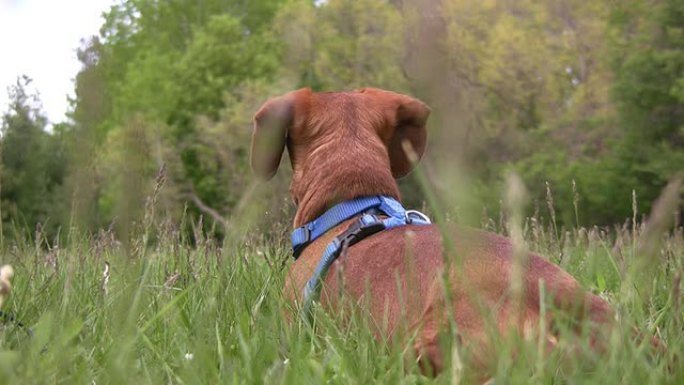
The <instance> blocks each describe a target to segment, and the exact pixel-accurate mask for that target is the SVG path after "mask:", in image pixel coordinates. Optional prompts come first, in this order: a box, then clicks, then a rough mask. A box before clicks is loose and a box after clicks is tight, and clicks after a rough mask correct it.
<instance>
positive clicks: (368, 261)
mask: <svg viewBox="0 0 684 385" xmlns="http://www.w3.org/2000/svg"><path fill="white" fill-rule="evenodd" d="M429 114H430V109H429V108H428V107H427V106H426V105H425V104H424V103H422V102H421V101H419V100H417V99H414V98H411V97H408V96H405V95H401V94H397V93H393V92H388V91H383V90H379V89H372V88H367V89H362V90H358V91H353V92H335V93H313V92H312V91H311V90H309V89H301V90H298V91H293V92H291V93H289V94H286V95H283V96H281V97H278V98H274V99H271V100H269V101H268V102H266V103H265V104H264V105H263V106H262V108H261V109H260V110H259V111H258V112H257V113H256V115H255V131H254V135H253V140H252V159H251V161H252V168H253V169H254V171H255V172H256V173H257V174H259V175H261V176H263V177H266V178H270V177H271V176H272V175H273V174H274V173H275V171H276V169H277V167H278V164H279V163H280V158H281V155H282V152H283V151H284V148H285V147H286V146H287V149H288V151H289V154H290V159H291V163H292V169H293V178H292V184H291V188H290V190H291V194H292V197H293V199H294V201H295V203H296V204H297V213H296V216H295V218H294V226H295V227H298V226H301V225H303V224H305V223H307V222H309V221H311V220H313V219H315V218H316V217H318V216H319V215H321V214H323V212H325V210H326V209H328V208H330V207H331V206H332V205H334V204H336V203H338V202H340V201H343V200H348V199H353V198H357V197H361V196H369V195H379V194H383V195H388V196H391V197H394V198H397V199H399V198H400V197H399V189H398V187H397V184H396V181H395V178H396V177H401V176H403V175H406V174H407V173H408V172H409V171H410V170H411V167H412V164H411V162H409V160H408V158H407V157H406V155H405V154H404V150H403V148H402V142H403V141H408V142H409V143H410V144H411V146H412V147H413V148H414V150H415V151H416V153H417V154H418V156H422V154H423V152H424V150H425V141H426V133H425V124H426V121H427V118H428V116H429ZM348 224H349V221H347V222H345V223H343V224H341V225H339V226H337V227H336V228H335V229H333V230H331V231H329V232H328V233H326V234H325V235H324V236H322V237H321V238H320V239H318V240H316V241H315V242H313V243H312V244H311V245H309V246H308V247H307V248H306V249H305V250H304V252H303V253H302V255H301V256H300V258H299V259H297V261H296V262H294V263H293V264H292V266H291V267H290V270H289V272H288V274H287V278H286V283H285V288H284V295H285V297H286V298H287V300H288V301H290V302H291V303H295V302H296V301H298V300H300V299H301V293H302V292H303V288H304V285H305V283H306V281H307V280H308V279H309V278H310V277H311V275H312V273H313V271H314V269H315V267H316V265H317V264H318V262H319V259H320V257H321V255H322V253H323V250H324V249H325V247H326V245H327V244H328V243H329V242H330V241H331V240H332V239H333V238H334V237H335V236H336V235H338V234H339V233H341V232H342V231H343V230H344V229H345V228H346V227H347V226H348ZM449 231H450V232H449V234H450V241H451V242H452V243H453V245H454V250H456V252H457V253H458V259H459V260H460V268H456V267H450V268H448V269H447V268H446V267H445V262H444V261H445V258H444V252H445V251H444V247H443V242H442V235H441V234H440V231H439V230H438V229H437V227H436V226H432V225H430V226H416V225H409V226H404V227H399V228H394V229H391V230H386V231H383V232H381V233H378V234H375V235H373V236H371V237H369V238H367V239H365V240H363V241H362V242H360V243H358V244H356V245H354V246H352V247H350V248H349V249H348V250H347V251H346V253H345V254H344V255H343V256H341V257H340V258H338V259H337V261H336V262H335V263H333V265H332V267H331V268H330V270H329V272H328V274H327V275H326V278H325V282H324V290H325V292H326V293H328V294H327V295H323V296H322V298H321V302H322V304H323V306H325V307H328V308H335V306H336V304H337V303H338V302H339V301H338V300H339V298H338V296H336V295H332V294H330V293H338V292H340V290H339V289H340V288H341V287H343V288H344V290H343V291H344V293H345V295H346V296H348V297H349V298H352V299H353V300H354V302H363V301H367V302H366V303H368V304H369V309H368V310H369V312H370V314H371V315H372V317H373V318H374V319H375V320H376V321H377V322H378V323H379V324H382V323H383V320H386V324H385V325H384V326H383V328H384V330H382V331H380V330H378V331H377V333H378V334H380V333H381V332H382V333H386V335H388V336H389V337H395V338H402V337H399V336H401V335H405V334H404V333H403V332H415V331H417V332H418V334H417V335H418V337H417V338H416V340H415V349H416V354H417V355H418V357H420V358H421V364H422V365H425V367H428V365H429V367H430V368H432V369H433V370H434V371H436V372H439V371H441V370H442V369H443V367H444V363H443V361H442V354H441V351H440V349H439V346H438V336H439V333H440V331H441V330H443V328H444V325H445V323H446V322H447V310H448V307H447V305H446V301H447V300H446V298H447V297H445V295H444V290H443V289H442V287H443V284H442V282H443V280H442V278H441V276H442V273H443V272H444V271H445V269H447V270H448V274H447V275H448V278H449V279H448V282H450V286H449V287H450V289H449V290H450V292H449V296H448V298H450V301H451V303H450V305H451V309H450V310H452V311H453V316H454V318H455V321H456V324H457V328H458V332H459V337H460V341H462V343H463V344H464V345H466V346H468V347H469V348H470V350H471V351H472V354H473V360H472V362H473V364H474V365H475V366H476V368H475V371H477V372H479V373H480V374H481V375H483V376H486V374H487V372H488V370H489V369H491V368H492V365H493V364H494V362H492V358H494V355H493V354H492V349H493V347H492V342H493V341H492V340H491V338H490V337H488V336H490V335H491V333H489V332H488V329H487V324H486V322H485V319H484V318H483V316H482V315H483V309H488V310H489V311H490V312H491V316H492V317H493V319H494V323H495V328H496V329H498V331H499V332H500V333H501V334H502V335H503V334H506V333H508V332H510V331H511V330H514V331H516V332H518V333H520V334H525V333H529V329H530V327H531V326H532V325H533V326H534V327H536V326H537V325H539V324H540V323H539V318H540V305H539V304H540V298H539V283H540V281H542V280H543V282H544V285H545V287H546V290H547V293H548V295H549V296H550V297H551V298H553V300H554V303H555V305H556V306H557V307H558V308H561V309H565V310H567V311H568V312H572V314H575V315H576V316H577V317H578V318H585V317H586V318H589V319H591V320H593V321H595V323H597V324H605V323H609V322H610V320H611V319H612V310H611V308H610V306H609V305H608V304H607V303H606V302H605V301H603V300H602V299H600V298H599V297H597V296H594V295H592V294H589V293H587V292H585V291H584V290H583V289H582V288H581V287H580V285H579V284H578V282H577V281H576V280H575V279H574V278H573V277H572V276H570V275H569V274H568V273H566V272H564V271H563V270H561V269H560V268H559V267H558V266H556V265H554V264H552V263H550V262H548V261H546V260H545V259H544V258H542V257H540V256H537V255H534V254H530V255H529V256H528V262H527V266H526V270H525V272H524V278H523V281H524V297H523V299H522V301H521V307H520V308H518V307H514V306H513V301H512V300H510V295H509V294H510V275H511V270H512V247H511V242H510V240H508V239H506V238H504V237H501V236H498V235H495V234H491V233H487V232H483V231H477V230H472V229H466V228H461V227H457V226H453V227H452V228H450V229H449ZM446 260H449V259H448V258H447V259H446ZM397 278H398V279H397ZM397 282H400V285H399V286H401V290H397V286H398V285H397ZM366 293H370V296H371V298H370V299H365V300H363V298H364V296H365V295H366ZM402 325H404V326H405V327H402ZM549 326H550V325H549ZM553 341H554V340H553V336H551V337H550V338H549V345H550V346H552V345H553Z"/></svg>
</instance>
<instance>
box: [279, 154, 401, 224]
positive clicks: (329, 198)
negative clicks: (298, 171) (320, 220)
mask: <svg viewBox="0 0 684 385" xmlns="http://www.w3.org/2000/svg"><path fill="white" fill-rule="evenodd" d="M384 163H385V162H377V160H376V161H371V162H355V163H354V164H352V165H345V166H344V167H341V166H340V165H334V166H333V167H336V168H333V169H331V168H327V167H316V170H320V171H316V170H310V172H311V173H313V175H311V174H309V175H307V178H306V180H297V179H298V178H296V175H295V178H293V185H292V188H291V190H292V193H293V196H295V197H299V199H298V204H297V213H296V215H295V219H294V227H299V226H302V225H304V224H305V223H308V222H311V221H313V220H314V219H316V218H317V217H319V216H320V215H322V214H323V213H324V212H325V211H326V210H328V209H329V208H331V207H332V206H334V205H336V204H337V203H340V202H343V201H347V200H351V199H354V198H359V197H364V196H372V195H386V196H389V197H392V198H394V199H396V200H401V196H400V194H399V187H398V185H397V182H396V180H395V179H394V177H392V173H391V172H390V168H389V161H387V164H386V165H385V164H384ZM325 170H335V171H332V172H325ZM316 174H318V175H316ZM300 179H301V178H300ZM295 181H297V183H295Z"/></svg>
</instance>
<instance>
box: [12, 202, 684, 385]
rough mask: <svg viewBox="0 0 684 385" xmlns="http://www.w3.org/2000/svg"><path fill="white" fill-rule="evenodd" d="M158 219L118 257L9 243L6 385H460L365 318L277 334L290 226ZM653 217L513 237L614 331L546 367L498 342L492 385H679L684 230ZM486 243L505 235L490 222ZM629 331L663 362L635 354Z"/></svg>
mask: <svg viewBox="0 0 684 385" xmlns="http://www.w3.org/2000/svg"><path fill="white" fill-rule="evenodd" d="M674 191H675V192H676V190H674ZM671 192H672V191H671ZM673 196H674V197H676V194H675V195H673ZM673 196H672V195H671V196H670V198H669V199H672V197H673ZM154 204H155V198H154V196H153V197H151V199H150V200H148V205H147V210H148V212H147V213H146V215H145V220H144V221H143V222H142V223H141V224H140V227H139V231H138V232H137V233H136V234H137V235H136V237H135V239H134V241H133V242H132V243H131V244H130V245H128V246H126V245H123V244H121V243H120V242H119V241H117V240H116V239H115V237H114V234H113V232H112V231H104V230H103V231H100V232H99V233H98V234H96V235H94V236H88V237H86V236H83V235H82V234H79V233H78V232H76V231H72V233H70V234H68V242H67V243H66V244H65V246H63V247H57V246H56V245H50V244H48V241H49V240H48V239H46V238H45V237H44V236H43V235H42V234H40V232H37V233H35V234H33V235H32V236H31V237H29V236H27V237H25V238H24V240H23V241H17V240H13V241H9V240H3V242H5V246H4V250H3V254H2V262H3V263H10V264H12V265H13V266H14V269H15V272H16V274H15V278H14V281H13V292H12V295H11V297H10V300H9V301H8V302H7V303H6V304H5V306H4V309H3V310H4V311H5V314H8V313H11V314H12V315H13V316H14V317H15V319H14V320H10V319H7V318H5V319H4V326H3V328H2V330H1V331H0V383H1V384H124V383H130V384H217V383H222V384H227V383H231V384H262V383H263V384H307V383H312V384H313V383H316V384H318V383H326V384H371V383H377V384H459V383H461V384H463V383H466V384H467V383H470V382H469V380H468V378H469V377H468V373H469V372H468V353H467V352H463V351H460V349H459V347H458V346H457V345H456V344H452V343H450V342H449V341H445V346H447V348H446V349H447V354H448V357H449V358H448V359H447V363H448V364H447V369H446V370H445V372H444V373H443V374H442V375H440V376H438V377H437V378H432V377H429V376H424V375H422V374H421V372H420V369H419V367H418V365H417V364H416V363H415V360H414V359H413V358H412V356H411V353H410V352H408V351H407V350H406V349H405V346H401V345H399V344H386V343H381V342H378V341H376V340H375V339H374V338H373V336H372V333H371V332H370V330H371V328H370V327H369V324H368V322H371V321H369V320H368V317H365V316H363V309H362V308H359V309H358V310H359V311H358V312H355V314H353V315H352V316H351V317H349V314H346V315H343V314H327V313H324V312H323V311H321V310H320V309H319V310H317V312H316V316H315V325H314V327H313V328H312V327H310V326H309V325H308V324H307V323H306V322H304V321H302V320H301V319H300V318H298V317H297V316H296V315H294V316H293V318H294V321H293V322H292V323H289V322H287V321H286V320H285V319H284V314H286V313H287V312H293V310H292V309H290V308H288V306H286V305H285V304H284V302H283V299H282V297H281V288H282V283H283V279H284V275H285V273H286V271H287V265H288V264H289V261H290V257H289V248H288V245H287V243H286V239H287V237H286V234H287V231H288V230H287V226H286V225H278V224H272V225H271V229H270V231H267V232H263V233H259V232H256V231H250V232H247V233H248V234H249V235H245V234H244V233H241V234H237V233H236V234H227V235H226V237H225V239H224V240H223V241H222V242H220V243H219V242H218V241H216V240H215V239H213V238H207V237H205V236H203V235H202V232H201V231H195V232H194V233H193V232H184V231H180V229H182V228H183V224H182V223H181V224H177V225H174V224H172V223H170V222H166V221H156V220H155V218H154ZM666 206H667V205H663V204H661V205H656V209H655V210H656V211H657V210H658V207H660V209H661V210H666V209H667V207H666ZM550 208H551V210H553V207H552V206H550ZM663 212H664V211H663ZM657 216H658V215H657V214H653V215H651V217H650V218H651V219H649V220H648V221H640V220H639V219H638V218H637V216H636V215H635V217H634V218H631V219H630V220H628V221H627V222H625V225H623V226H615V227H613V228H598V227H593V228H583V227H575V228H569V229H565V230H563V229H559V228H556V227H555V225H554V223H552V222H549V221H547V224H544V219H543V218H542V217H536V216H535V217H530V218H527V219H526V220H524V221H523V222H522V223H521V226H520V227H519V230H520V232H521V234H522V235H523V237H524V239H525V243H526V245H527V247H529V248H530V249H531V250H534V251H536V252H539V253H541V254H542V255H545V256H548V257H549V258H550V259H551V260H552V261H554V262H555V263H558V264H560V265H562V266H563V267H564V268H565V269H566V270H567V271H569V272H570V273H571V274H573V275H574V276H576V277H577V278H578V279H579V280H580V281H581V282H582V284H583V285H584V286H585V287H587V288H589V289H590V290H592V291H593V292H595V293H599V294H600V295H601V296H603V297H604V298H606V299H607V300H608V301H609V302H610V303H611V304H612V305H614V306H615V308H616V309H617V310H618V314H619V322H618V323H619V324H620V325H621V327H619V328H615V329H613V330H612V331H610V335H608V336H606V338H607V340H608V341H609V347H608V349H607V351H605V352H603V353H601V354H599V353H597V352H595V351H593V350H591V349H589V348H588V337H586V334H584V337H578V336H577V335H576V334H574V333H573V332H572V331H571V329H572V326H571V325H567V327H566V329H561V338H560V340H559V344H558V346H559V348H558V349H556V350H554V351H553V352H550V353H549V352H544V351H543V349H541V346H543V345H540V344H539V343H538V341H537V340H535V339H534V338H532V339H520V338H518V339H516V338H512V337H511V338H507V339H505V340H501V341H500V346H499V349H498V352H497V354H498V357H497V358H498V361H497V362H498V367H497V368H496V375H495V383H496V384H531V383H534V384H681V383H684V367H683V366H682V363H681V357H682V354H683V353H684V339H683V336H684V333H682V331H683V323H682V322H683V314H684V312H683V310H682V303H681V302H682V301H681V272H682V264H683V263H684V234H683V232H682V227H681V225H679V227H676V225H675V227H672V228H666V229H665V231H664V233H663V232H662V231H661V230H662V229H661V230H658V229H657V227H658V226H659V224H656V225H655V227H654V222H655V219H654V217H657ZM237 219H239V218H237ZM632 219H636V221H634V222H632ZM194 227H195V228H198V227H197V226H194ZM481 227H483V228H485V229H487V230H490V231H497V232H502V233H505V234H507V233H508V232H510V228H509V227H507V226H505V225H503V224H501V223H500V222H499V220H498V219H493V218H483V220H482V224H481ZM649 245H650V246H649ZM290 314H294V313H290ZM343 317H344V319H345V320H347V322H341V319H342V318H343ZM19 323H21V325H19ZM632 326H635V327H637V328H638V329H640V330H643V331H645V332H646V333H647V334H652V335H655V336H657V337H659V338H660V339H661V340H662V341H663V342H665V344H666V345H667V348H666V350H665V351H663V352H654V351H653V349H652V348H651V346H650V344H649V343H647V342H644V341H642V340H639V339H635V338H634V334H633V333H632V332H631V330H632V329H631V327H632ZM451 329H453V327H452V328H451ZM446 335H447V340H449V339H450V338H449V337H448V336H452V337H453V336H454V335H455V330H449V331H447V333H446ZM513 352H515V353H513Z"/></svg>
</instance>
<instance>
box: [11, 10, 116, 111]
mask: <svg viewBox="0 0 684 385" xmlns="http://www.w3.org/2000/svg"><path fill="white" fill-rule="evenodd" d="M114 3H115V1H114V0H60V1H55V0H0V111H3V112H4V111H6V110H7V91H6V89H7V87H8V86H10V85H12V84H15V82H16V79H17V77H18V76H20V75H22V74H26V75H28V76H29V77H30V78H32V79H33V83H32V84H31V85H32V86H33V87H35V89H36V90H38V91H39V92H40V99H41V101H42V102H43V109H44V111H45V113H46V114H47V116H48V118H49V120H50V121H51V122H52V123H58V122H61V121H63V120H64V119H65V117H64V113H65V112H66V110H67V107H68V103H67V94H70V95H73V89H74V84H73V79H74V78H75V77H76V74H77V73H78V71H79V69H80V63H79V61H78V59H77V58H76V49H77V48H78V47H79V46H80V40H81V39H83V38H86V37H88V36H92V35H97V34H98V31H99V28H100V26H101V25H102V22H103V19H102V13H103V12H105V11H106V10H108V9H109V7H110V6H111V5H112V4H114Z"/></svg>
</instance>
